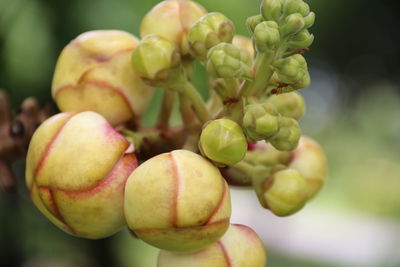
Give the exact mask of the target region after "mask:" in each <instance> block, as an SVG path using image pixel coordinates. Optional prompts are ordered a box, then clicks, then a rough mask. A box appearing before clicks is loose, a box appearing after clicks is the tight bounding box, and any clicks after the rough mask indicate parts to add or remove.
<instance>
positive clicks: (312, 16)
mask: <svg viewBox="0 0 400 267" xmlns="http://www.w3.org/2000/svg"><path fill="white" fill-rule="evenodd" d="M314 22H315V13H314V12H310V14H308V15H307V16H305V17H304V23H305V26H304V27H305V28H306V29H308V28H310V27H311V26H312V25H314Z"/></svg>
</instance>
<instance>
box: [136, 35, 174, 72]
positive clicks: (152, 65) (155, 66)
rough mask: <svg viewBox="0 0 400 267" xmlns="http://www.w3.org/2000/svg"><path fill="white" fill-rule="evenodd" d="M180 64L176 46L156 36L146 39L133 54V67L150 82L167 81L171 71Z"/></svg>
mask: <svg viewBox="0 0 400 267" xmlns="http://www.w3.org/2000/svg"><path fill="white" fill-rule="evenodd" d="M179 63H180V56H179V53H178V50H177V48H176V46H175V44H174V43H172V42H170V41H168V40H167V39H165V38H163V37H160V36H158V35H154V34H151V35H147V36H146V37H144V38H143V39H142V40H141V41H140V43H139V45H138V46H137V48H136V49H135V51H134V52H133V54H132V65H133V67H134V68H135V69H136V71H138V72H139V74H140V75H141V76H142V77H143V78H146V79H149V80H163V79H167V78H168V74H169V70H170V69H171V68H173V67H176V66H177V65H179Z"/></svg>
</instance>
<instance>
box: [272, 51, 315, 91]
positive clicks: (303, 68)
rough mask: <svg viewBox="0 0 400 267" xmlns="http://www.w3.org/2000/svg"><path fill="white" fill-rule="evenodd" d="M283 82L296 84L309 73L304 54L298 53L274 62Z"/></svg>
mask: <svg viewBox="0 0 400 267" xmlns="http://www.w3.org/2000/svg"><path fill="white" fill-rule="evenodd" d="M273 66H274V68H275V70H276V73H277V75H278V78H279V80H280V81H281V82H283V83H287V84H294V83H296V82H298V81H300V80H301V79H302V78H303V77H304V76H305V75H306V74H307V73H308V69H307V62H306V60H305V59H304V57H303V56H302V55H299V54H296V55H293V56H290V57H287V58H284V59H280V60H276V61H275V62H274V63H273Z"/></svg>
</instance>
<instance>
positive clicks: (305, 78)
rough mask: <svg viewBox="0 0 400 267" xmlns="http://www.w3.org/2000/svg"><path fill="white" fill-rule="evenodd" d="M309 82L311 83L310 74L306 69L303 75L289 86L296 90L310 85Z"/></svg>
mask: <svg viewBox="0 0 400 267" xmlns="http://www.w3.org/2000/svg"><path fill="white" fill-rule="evenodd" d="M310 84H311V78H310V74H309V73H308V70H307V71H306V72H305V74H304V76H303V77H302V78H301V79H300V80H298V81H297V82H295V83H294V84H292V85H291V87H292V88H293V89H294V90H298V89H303V88H306V87H308V86H310Z"/></svg>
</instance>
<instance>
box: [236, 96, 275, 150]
mask: <svg viewBox="0 0 400 267" xmlns="http://www.w3.org/2000/svg"><path fill="white" fill-rule="evenodd" d="M279 116H280V115H279V113H278V111H277V110H276V108H275V107H274V106H273V105H272V104H269V103H261V104H260V103H254V104H249V105H247V106H246V107H245V108H244V116H243V128H244V130H245V132H246V136H247V138H248V139H249V141H251V142H255V141H260V140H266V139H268V138H270V137H272V136H273V135H275V134H276V133H277V132H278V131H279Z"/></svg>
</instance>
